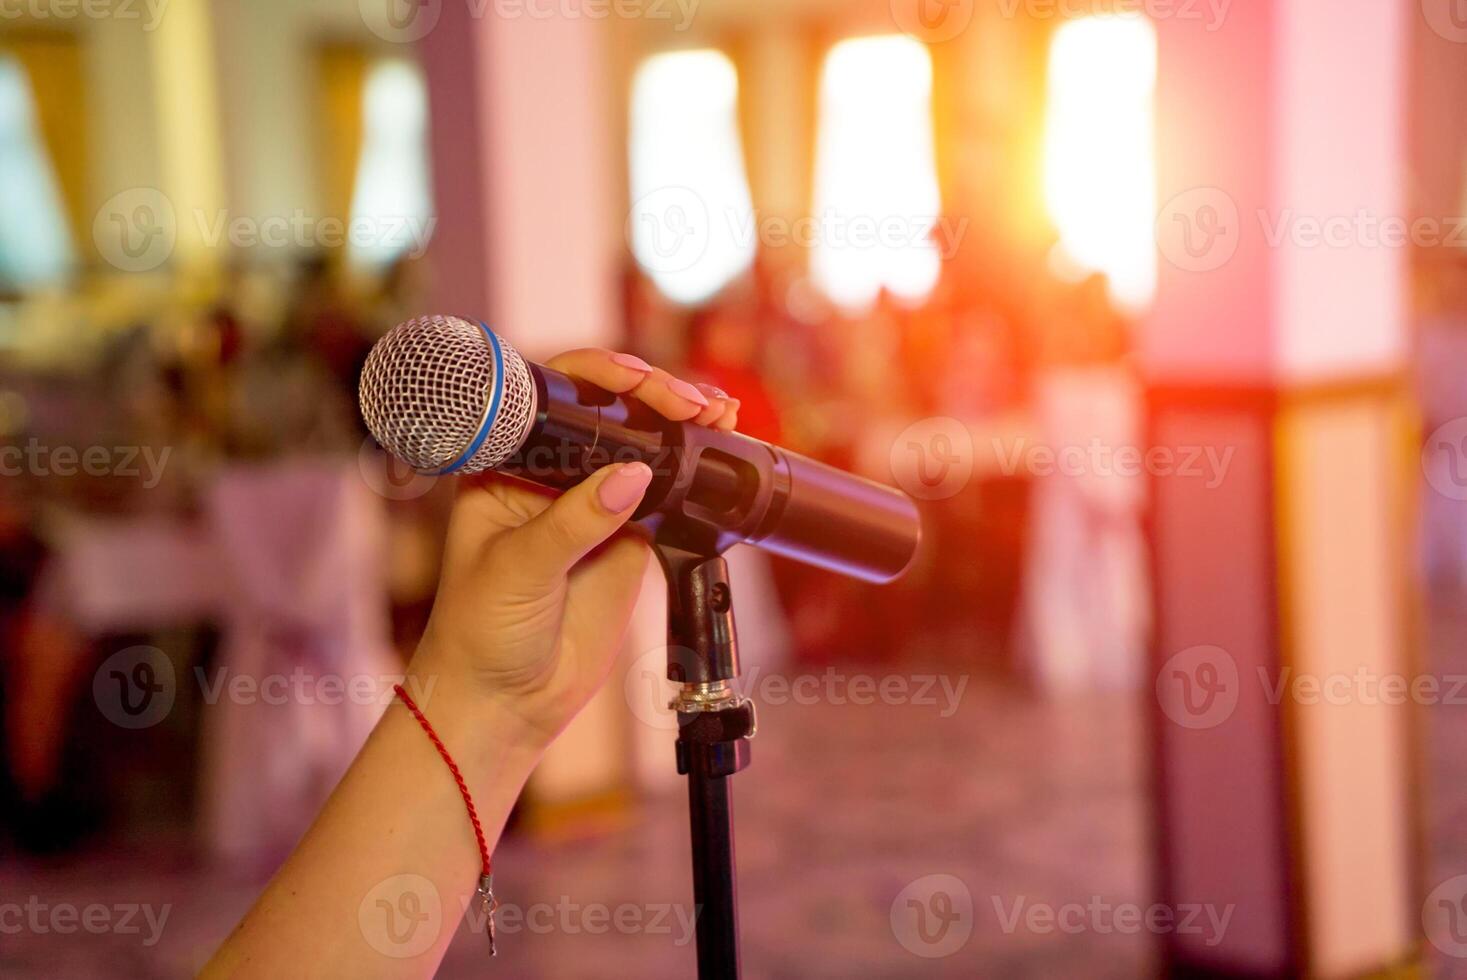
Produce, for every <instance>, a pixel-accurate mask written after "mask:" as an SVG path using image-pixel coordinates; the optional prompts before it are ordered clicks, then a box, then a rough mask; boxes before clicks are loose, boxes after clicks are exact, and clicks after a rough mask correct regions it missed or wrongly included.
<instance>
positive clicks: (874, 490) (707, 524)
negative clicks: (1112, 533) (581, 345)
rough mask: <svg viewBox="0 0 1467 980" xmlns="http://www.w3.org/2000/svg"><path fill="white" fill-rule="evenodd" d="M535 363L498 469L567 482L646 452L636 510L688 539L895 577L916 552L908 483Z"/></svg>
mask: <svg viewBox="0 0 1467 980" xmlns="http://www.w3.org/2000/svg"><path fill="white" fill-rule="evenodd" d="M526 366H527V367H528V368H529V371H530V375H531V378H532V380H533V383H534V385H535V388H536V400H535V405H536V409H535V417H534V419H533V421H532V422H531V424H530V428H529V432H528V435H527V436H526V438H525V441H524V442H523V444H522V445H521V446H520V449H519V451H518V452H516V453H515V454H514V455H512V456H511V457H510V458H509V459H508V460H507V461H506V462H504V463H503V464H501V465H500V466H498V467H497V469H498V470H499V471H500V472H503V473H509V474H511V475H514V476H518V477H521V478H523V479H527V480H530V481H531V482H534V483H538V484H540V485H542V486H547V487H552V488H556V489H564V488H566V487H571V486H574V485H575V484H577V483H580V482H581V481H582V480H584V479H585V478H586V477H588V476H590V475H591V474H592V473H593V472H595V471H596V470H597V469H599V468H601V467H602V466H605V465H607V464H608V463H614V462H634V461H638V460H640V461H642V462H644V463H646V464H647V465H648V466H650V467H651V468H652V472H653V479H652V484H651V486H650V487H648V489H647V494H646V496H645V497H644V498H643V500H642V503H641V505H640V506H639V507H638V508H637V511H636V512H635V514H634V515H633V519H634V520H637V521H638V522H639V523H641V524H643V525H644V526H646V527H648V528H649V529H651V530H653V531H654V532H655V533H656V535H657V536H658V539H659V540H661V541H665V542H668V543H672V544H675V545H677V546H679V547H683V548H685V549H686V550H688V551H694V552H701V553H707V554H717V553H721V552H722V551H723V550H725V549H726V548H727V547H728V546H730V545H732V544H736V543H741V542H742V543H747V544H751V545H754V546H756V547H759V548H761V549H763V550H765V551H769V552H772V553H774V554H777V555H783V556H785V557H787V558H792V559H794V560H796V561H800V562H804V563H806V564H810V565H815V566H817V567H820V568H825V569H828V570H830V571H834V572H839V573H841V574H844V575H850V576H853V577H855V578H859V579H863V580H865V581H868V582H888V581H891V580H892V579H894V578H896V577H897V576H899V575H901V574H902V572H904V571H905V570H906V568H907V567H908V565H910V564H911V562H912V558H913V557H914V555H915V554H916V551H917V545H918V542H919V541H920V540H921V521H920V518H919V516H918V512H917V508H916V505H915V504H914V503H913V502H912V500H911V498H909V497H908V496H907V495H906V494H904V493H901V492H900V491H898V490H895V489H893V488H891V487H887V486H883V485H881V484H879V483H874V482H872V481H870V480H866V479H863V478H861V477H858V476H854V475H852V474H850V473H845V472H842V471H841V470H838V469H835V468H834V467H831V466H826V465H825V464H824V463H818V462H816V461H815V460H813V459H809V458H808V457H805V456H801V455H799V454H798V453H793V452H790V451H788V450H785V449H781V448H779V447H778V446H772V445H770V444H768V443H766V442H761V441H759V440H758V439H751V438H749V437H748V436H744V435H740V434H738V433H736V432H722V431H719V430H717V429H713V428H709V427H707V426H701V425H696V424H694V423H692V422H674V421H671V420H669V419H667V418H664V417H663V416H661V415H659V414H658V413H657V412H655V411H653V410H652V409H650V408H648V407H647V406H646V405H644V404H642V403H641V402H640V401H637V400H636V399H635V398H631V397H629V396H625V395H615V394H612V393H611V392H608V391H605V390H603V389H601V388H597V387H595V386H594V385H590V384H587V383H584V382H580V381H576V380H574V379H572V378H569V377H567V376H566V375H564V374H561V373H560V372H558V371H554V370H552V369H550V368H547V367H543V366H541V365H538V364H530V363H528V362H527V365H526Z"/></svg>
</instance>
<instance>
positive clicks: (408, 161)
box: [348, 58, 433, 266]
mask: <svg viewBox="0 0 1467 980" xmlns="http://www.w3.org/2000/svg"><path fill="white" fill-rule="evenodd" d="M431 181H432V178H431V173H430V171H429V169H428V92H427V87H426V85H425V84H424V81H423V75H422V72H421V71H420V70H419V68H418V66H417V65H415V64H413V63H412V62H410V61H405V60H402V59H397V58H391V59H385V60H382V61H378V62H375V63H374V64H373V65H372V67H371V68H370V69H369V70H368V72H367V80H366V84H365V86H364V87H363V94H362V152H361V156H360V158H359V159H358V162H357V176H356V183H355V186H354V188H353V191H352V201H351V217H352V224H353V227H354V228H360V229H362V231H361V232H360V233H354V234H353V235H352V237H351V240H349V242H348V246H349V253H348V254H349V255H350V257H351V261H352V262H353V263H354V264H356V265H365V266H373V265H385V264H387V263H389V262H391V261H392V260H393V259H395V258H397V257H398V256H399V255H403V254H414V255H416V254H418V253H419V252H420V251H421V250H422V249H423V248H424V247H426V246H427V243H428V236H429V235H430V234H431V232H432V230H433V192H432V183H431Z"/></svg>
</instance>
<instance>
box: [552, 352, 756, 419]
mask: <svg viewBox="0 0 1467 980" xmlns="http://www.w3.org/2000/svg"><path fill="white" fill-rule="evenodd" d="M546 366H547V367H551V368H554V369H555V370H557V371H559V372H561V373H562V374H565V375H568V376H570V377H573V378H579V379H581V380H583V381H589V382H590V383H591V384H593V385H596V386H598V387H600V388H605V389H606V390H607V391H612V392H616V393H617V394H631V395H632V396H633V397H634V398H636V399H638V400H639V401H642V402H644V403H646V404H647V405H648V406H649V407H650V408H652V409H653V410H654V411H656V412H657V413H658V414H660V415H662V416H664V417H665V418H669V419H672V420H673V421H674V422H684V421H689V420H692V421H695V422H697V423H698V424H699V425H712V426H715V427H717V428H719V429H722V430H723V431H725V432H727V431H730V430H731V429H732V428H733V421H734V420H733V419H730V420H729V421H727V422H724V421H723V419H725V417H727V416H728V414H729V409H730V407H732V408H733V409H734V411H735V413H736V412H737V408H738V402H737V399H731V398H729V397H728V396H727V395H726V394H724V393H723V392H722V391H721V390H719V389H718V388H715V387H713V386H712V385H694V384H690V383H689V382H687V381H684V380H683V379H681V378H677V377H674V376H673V375H671V374H668V373H667V372H666V371H664V370H662V369H661V368H655V367H653V366H652V365H650V364H648V363H647V362H646V361H644V360H642V359H641V358H640V357H637V356H636V355H634V354H626V353H622V352H619V351H609V350H602V349H600V348H596V347H584V348H581V349H580V350H573V351H567V352H565V353H564V354H558V355H556V356H555V357H553V358H551V359H550V360H549V361H547V362H546Z"/></svg>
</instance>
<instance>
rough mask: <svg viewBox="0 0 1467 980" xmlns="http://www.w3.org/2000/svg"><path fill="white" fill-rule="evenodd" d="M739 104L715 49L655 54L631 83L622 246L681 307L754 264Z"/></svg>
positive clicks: (730, 70) (732, 78) (733, 81)
mask: <svg viewBox="0 0 1467 980" xmlns="http://www.w3.org/2000/svg"><path fill="white" fill-rule="evenodd" d="M738 100H739V81H738V74H737V72H735V70H734V66H733V62H731V61H729V59H728V58H727V57H726V56H724V55H723V54H721V53H720V52H717V51H711V50H700V51H676V52H669V53H667V54H659V55H654V56H653V57H651V58H648V59H647V60H646V61H645V62H643V63H642V65H641V67H640V68H639V69H638V70H637V74H636V77H635V78H634V79H633V81H632V107H631V136H630V141H631V148H630V153H631V160H630V170H631V196H632V209H631V214H630V216H629V218H628V225H627V232H628V238H629V239H630V242H631V246H632V253H633V254H634V255H635V256H636V259H637V263H638V265H640V266H641V267H642V270H643V271H644V272H646V274H647V275H648V276H649V277H650V278H651V279H652V281H653V282H654V283H655V284H656V285H657V288H658V289H659V290H661V291H662V293H663V295H665V296H667V297H668V298H669V299H672V300H674V301H676V302H679V303H697V302H699V301H701V300H705V299H707V298H708V297H710V296H712V295H713V294H714V293H716V292H718V290H720V289H722V288H723V287H724V286H725V285H727V284H728V282H729V281H730V280H731V279H733V278H734V277H735V276H737V275H739V274H740V273H741V272H743V271H744V270H745V269H747V268H748V267H749V264H750V263H751V262H752V261H753V258H754V251H755V246H756V244H757V242H756V238H757V234H756V231H755V228H754V213H753V204H752V202H751V201H750V199H749V183H748V179H747V178H746V176H745V174H744V153H743V147H742V145H741V144H740V141H739V126H738Z"/></svg>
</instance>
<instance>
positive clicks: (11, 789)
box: [0, 481, 94, 852]
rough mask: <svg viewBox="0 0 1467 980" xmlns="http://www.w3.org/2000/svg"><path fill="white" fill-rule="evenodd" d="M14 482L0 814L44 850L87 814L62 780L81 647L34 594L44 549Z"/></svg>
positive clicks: (4, 572) (1, 509)
mask: <svg viewBox="0 0 1467 980" xmlns="http://www.w3.org/2000/svg"><path fill="white" fill-rule="evenodd" d="M14 486H15V484H14V482H13V481H6V482H5V483H3V484H0V652H3V660H0V717H3V719H4V726H3V731H0V743H3V745H4V747H5V752H4V762H5V766H4V779H3V781H0V800H3V803H4V805H3V806H0V815H3V816H0V819H3V824H4V825H5V826H7V827H8V828H9V829H10V831H11V834H12V836H13V838H14V840H15V842H16V843H17V844H18V845H19V846H20V847H21V848H22V849H24V850H28V851H36V852H49V851H55V850H60V849H63V848H65V847H68V846H70V845H72V844H73V843H74V842H75V839H76V837H77V836H78V835H79V834H80V833H82V832H83V831H84V830H86V829H87V828H88V826H89V825H90V824H91V822H92V820H93V818H94V814H92V813H90V812H89V808H88V807H87V806H86V805H85V804H84V803H83V802H82V801H81V800H80V799H79V798H78V797H77V795H76V793H75V792H74V791H75V790H76V789H77V787H75V786H67V785H64V784H63V782H62V779H61V774H62V765H63V759H64V754H65V750H66V740H67V733H68V732H69V731H70V727H71V720H72V714H73V709H74V707H75V704H76V697H75V694H76V691H77V689H78V686H79V685H80V684H81V683H83V681H84V679H85V677H86V674H87V667H88V661H87V657H86V654H87V650H86V647H85V644H84V643H83V642H82V641H81V638H80V637H78V636H77V635H76V633H75V631H74V630H72V629H70V628H69V627H68V626H67V624H66V623H65V621H64V620H62V619H60V618H58V617H56V616H54V615H52V614H51V613H50V612H49V611H48V609H47V608H46V605H45V603H42V602H38V601H37V594H36V585H37V583H38V582H39V581H40V580H41V579H42V576H41V570H42V568H43V566H44V564H45V562H46V561H47V556H48V549H47V548H46V546H45V544H44V543H43V541H42V540H41V538H40V537H39V536H38V535H37V534H36V532H35V528H34V516H33V515H32V514H31V513H30V512H29V508H28V507H27V506H26V505H25V503H24V501H23V499H22V498H21V497H20V496H19V495H18V494H16V493H15V492H14V491H13V489H12V488H13V487H14Z"/></svg>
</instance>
